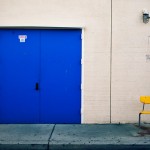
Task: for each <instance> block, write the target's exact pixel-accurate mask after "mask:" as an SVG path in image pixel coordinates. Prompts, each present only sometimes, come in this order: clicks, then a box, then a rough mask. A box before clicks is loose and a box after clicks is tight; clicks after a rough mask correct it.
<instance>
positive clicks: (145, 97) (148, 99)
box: [140, 96, 150, 104]
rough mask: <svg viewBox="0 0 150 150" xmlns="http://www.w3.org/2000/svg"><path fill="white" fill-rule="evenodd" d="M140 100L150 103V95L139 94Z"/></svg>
mask: <svg viewBox="0 0 150 150" xmlns="http://www.w3.org/2000/svg"><path fill="white" fill-rule="evenodd" d="M140 101H141V102H142V103H144V104H150V96H140Z"/></svg>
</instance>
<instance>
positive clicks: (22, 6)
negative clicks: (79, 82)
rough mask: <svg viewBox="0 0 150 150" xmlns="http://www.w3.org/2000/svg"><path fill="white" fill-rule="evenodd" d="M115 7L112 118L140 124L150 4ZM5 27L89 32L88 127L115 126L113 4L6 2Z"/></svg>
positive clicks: (116, 2)
mask: <svg viewBox="0 0 150 150" xmlns="http://www.w3.org/2000/svg"><path fill="white" fill-rule="evenodd" d="M112 4H113V5H112V6H113V7H112V8H113V9H112V10H113V11H112V12H113V13H112V76H111V78H112V82H111V87H112V88H111V106H112V107H111V110H112V112H111V113H112V114H111V115H112V116H111V119H112V122H113V123H116V122H136V121H137V119H138V118H137V114H138V112H139V110H140V109H141V104H140V103H139V96H140V95H148V94H149V92H150V78H149V76H150V61H146V57H145V55H146V54H150V50H149V52H148V51H146V47H147V39H148V38H147V37H148V36H150V23H149V24H146V25H145V24H143V23H142V18H141V17H142V13H141V12H142V9H143V8H147V9H148V10H149V11H150V1H149V0H113V3H112ZM0 26H53V27H55V26H56V27H62V26H64V27H65V26H66V27H68V26H78V27H79V26H80V27H84V54H83V56H84V57H83V59H84V61H83V63H84V69H83V73H84V75H83V79H84V85H83V110H82V119H83V123H109V122H110V60H111V59H110V58H111V53H110V46H111V0H0ZM149 95H150V94H149ZM122 114H124V116H123V115H122ZM145 119H146V120H148V119H149V120H148V121H150V117H149V118H145Z"/></svg>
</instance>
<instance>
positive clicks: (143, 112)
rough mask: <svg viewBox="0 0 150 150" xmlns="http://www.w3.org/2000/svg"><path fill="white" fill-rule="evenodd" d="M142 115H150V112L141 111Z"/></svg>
mask: <svg viewBox="0 0 150 150" xmlns="http://www.w3.org/2000/svg"><path fill="white" fill-rule="evenodd" d="M140 114H150V111H141V112H140Z"/></svg>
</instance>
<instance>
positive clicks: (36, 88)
mask: <svg viewBox="0 0 150 150" xmlns="http://www.w3.org/2000/svg"><path fill="white" fill-rule="evenodd" d="M35 90H36V91H38V90H39V83H38V82H36V84H35Z"/></svg>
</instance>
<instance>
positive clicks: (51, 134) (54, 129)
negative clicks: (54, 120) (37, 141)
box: [48, 124, 56, 150]
mask: <svg viewBox="0 0 150 150" xmlns="http://www.w3.org/2000/svg"><path fill="white" fill-rule="evenodd" d="M55 126H56V124H54V126H53V129H52V132H51V134H50V136H49V138H48V150H49V143H50V140H51V137H52V135H53V132H54V130H55Z"/></svg>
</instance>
